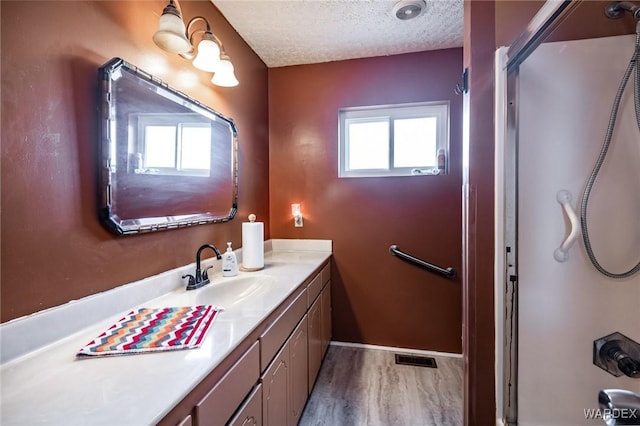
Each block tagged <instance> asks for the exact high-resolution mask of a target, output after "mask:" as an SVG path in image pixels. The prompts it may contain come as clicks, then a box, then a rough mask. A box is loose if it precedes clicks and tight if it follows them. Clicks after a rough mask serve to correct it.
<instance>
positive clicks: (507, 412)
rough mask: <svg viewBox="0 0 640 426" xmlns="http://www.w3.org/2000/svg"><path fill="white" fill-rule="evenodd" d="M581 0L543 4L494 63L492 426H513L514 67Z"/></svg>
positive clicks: (515, 318)
mask: <svg viewBox="0 0 640 426" xmlns="http://www.w3.org/2000/svg"><path fill="white" fill-rule="evenodd" d="M582 1H583V0H564V1H554V0H547V2H546V3H544V5H543V6H542V7H541V8H540V10H539V11H538V13H537V14H536V15H535V16H534V17H533V19H532V20H531V21H530V22H529V24H528V25H527V27H526V29H525V30H524V31H523V32H522V34H521V35H520V36H519V37H518V38H517V39H516V40H515V41H514V42H513V43H512V44H511V46H510V47H508V48H500V49H498V50H497V51H496V62H495V72H496V76H495V81H496V99H495V105H496V110H495V114H496V117H495V123H496V144H495V191H496V194H495V195H496V197H495V210H494V211H495V270H494V274H495V330H496V335H495V349H496V369H497V374H496V383H495V385H496V414H497V424H504V425H509V426H512V425H517V423H518V395H517V390H518V303H517V301H518V221H517V218H518V109H519V108H518V106H519V102H518V87H519V67H520V64H522V62H524V61H525V59H527V58H528V57H529V55H531V53H533V52H534V51H535V49H536V48H537V47H538V46H539V45H540V44H541V43H542V42H543V41H544V40H545V39H546V37H547V36H548V35H549V34H550V33H551V32H553V30H555V29H556V28H557V27H558V25H560V24H561V23H562V22H563V21H564V19H565V18H566V17H567V16H569V15H570V14H571V13H572V12H573V10H574V9H575V8H576V7H577V6H578V5H579V4H580V3H581V2H582Z"/></svg>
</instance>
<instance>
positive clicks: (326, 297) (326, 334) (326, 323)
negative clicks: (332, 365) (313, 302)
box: [320, 281, 331, 357]
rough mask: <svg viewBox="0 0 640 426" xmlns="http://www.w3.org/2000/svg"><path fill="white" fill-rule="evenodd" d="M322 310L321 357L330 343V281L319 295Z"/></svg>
mask: <svg viewBox="0 0 640 426" xmlns="http://www.w3.org/2000/svg"><path fill="white" fill-rule="evenodd" d="M320 297H321V298H322V299H321V308H320V309H321V310H322V344H321V346H322V356H323V357H324V354H325V353H327V348H328V347H329V342H330V341H331V281H329V282H328V283H327V285H326V286H325V287H324V289H323V290H322V293H320Z"/></svg>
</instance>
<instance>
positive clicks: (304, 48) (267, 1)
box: [211, 0, 463, 68]
mask: <svg viewBox="0 0 640 426" xmlns="http://www.w3.org/2000/svg"><path fill="white" fill-rule="evenodd" d="M211 1H212V2H213V4H214V5H215V6H216V7H217V8H218V9H219V10H220V12H222V14H223V15H224V16H225V18H226V19H227V20H228V21H229V23H230V24H231V25H232V26H233V27H234V28H235V30H236V31H237V32H238V34H240V36H241V37H242V38H243V39H244V40H245V41H246V42H247V43H248V44H249V46H251V48H252V49H253V50H254V51H255V52H256V54H257V55H258V56H259V57H260V58H261V59H262V60H263V61H264V63H265V64H266V65H267V67H269V68H273V67H283V66H288V65H300V64H312V63H319V62H330V61H339V60H345V59H354V58H364V57H373V56H386V55H395V54H401V53H410V52H420V51H425V50H437V49H446V48H451V47H460V46H462V37H463V29H462V28H463V0H427V7H426V9H425V10H424V12H423V13H422V14H421V15H420V16H418V17H417V18H414V19H411V20H405V21H401V20H399V19H397V18H396V17H395V15H394V14H393V12H392V10H393V6H394V5H395V4H396V3H397V0H211ZM214 31H215V29H214ZM229 53H230V55H232V56H233V52H229Z"/></svg>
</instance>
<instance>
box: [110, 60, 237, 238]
mask: <svg viewBox="0 0 640 426" xmlns="http://www.w3.org/2000/svg"><path fill="white" fill-rule="evenodd" d="M99 74H100V92H101V95H100V107H99V110H100V112H101V115H100V117H99V122H100V144H101V147H100V151H101V156H100V164H99V167H100V179H99V180H100V193H101V199H100V206H99V217H100V220H101V221H102V223H103V224H104V225H105V226H106V227H107V228H108V229H109V230H111V231H112V232H114V233H116V234H118V235H129V234H137V233H141V232H150V231H161V230H167V229H177V228H182V227H186V226H193V225H203V224H208V223H216V222H226V221H229V220H231V219H233V217H234V216H235V214H236V211H237V200H238V160H237V131H236V127H235V124H234V122H233V120H232V119H230V118H228V117H225V116H223V115H222V114H220V113H218V112H216V111H214V110H212V109H211V108H209V107H207V106H206V105H203V104H202V103H200V102H198V101H197V100H195V99H192V98H190V97H189V96H187V95H185V94H184V93H182V92H179V91H177V90H175V89H173V88H171V87H170V86H168V85H167V84H166V83H163V82H162V81H160V80H158V79H157V78H155V77H152V76H151V75H149V74H147V73H146V72H144V71H142V70H140V69H139V68H137V67H135V66H133V65H131V64H129V63H127V62H126V61H124V60H122V59H120V58H114V59H112V60H111V61H109V62H108V63H107V64H105V65H104V66H103V67H101V68H100V72H99Z"/></svg>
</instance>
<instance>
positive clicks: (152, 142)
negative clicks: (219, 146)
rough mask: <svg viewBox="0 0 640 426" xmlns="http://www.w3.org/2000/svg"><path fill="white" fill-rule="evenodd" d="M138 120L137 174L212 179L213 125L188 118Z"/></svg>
mask: <svg viewBox="0 0 640 426" xmlns="http://www.w3.org/2000/svg"><path fill="white" fill-rule="evenodd" d="M136 118H137V127H138V138H139V140H138V143H137V144H136V150H137V152H135V155H134V156H133V157H134V158H137V159H139V160H138V164H136V165H135V167H134V170H135V173H137V174H156V175H185V176H209V175H210V171H211V154H212V152H211V136H212V135H211V125H210V124H209V123H202V122H199V123H198V122H189V117H184V116H180V115H166V114H144V115H140V116H138V117H136Z"/></svg>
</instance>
